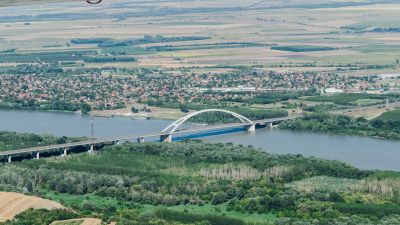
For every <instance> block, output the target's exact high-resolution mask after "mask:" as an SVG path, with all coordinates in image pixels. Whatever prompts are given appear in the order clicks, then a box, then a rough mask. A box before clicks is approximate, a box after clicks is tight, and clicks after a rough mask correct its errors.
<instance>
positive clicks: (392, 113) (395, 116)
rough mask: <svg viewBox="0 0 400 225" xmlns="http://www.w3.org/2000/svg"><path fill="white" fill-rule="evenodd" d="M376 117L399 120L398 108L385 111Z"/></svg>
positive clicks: (399, 112) (399, 110) (399, 111)
mask: <svg viewBox="0 0 400 225" xmlns="http://www.w3.org/2000/svg"><path fill="white" fill-rule="evenodd" d="M378 119H382V120H392V121H400V109H396V110H391V111H389V112H385V113H383V114H382V115H381V116H379V117H378Z"/></svg>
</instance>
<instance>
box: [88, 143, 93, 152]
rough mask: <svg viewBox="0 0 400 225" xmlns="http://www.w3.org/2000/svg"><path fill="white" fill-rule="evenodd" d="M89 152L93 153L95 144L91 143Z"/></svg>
mask: <svg viewBox="0 0 400 225" xmlns="http://www.w3.org/2000/svg"><path fill="white" fill-rule="evenodd" d="M88 152H89V153H93V152H94V145H90V147H89V151H88Z"/></svg>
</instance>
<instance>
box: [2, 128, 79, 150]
mask: <svg viewBox="0 0 400 225" xmlns="http://www.w3.org/2000/svg"><path fill="white" fill-rule="evenodd" d="M83 139H84V138H69V137H55V136H50V135H37V134H29V133H16V132H8V131H0V151H5V150H15V149H21V148H28V147H34V146H46V145H51V144H64V143H67V142H77V141H82V140H83Z"/></svg>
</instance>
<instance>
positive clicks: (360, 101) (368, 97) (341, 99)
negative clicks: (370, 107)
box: [305, 93, 386, 105]
mask: <svg viewBox="0 0 400 225" xmlns="http://www.w3.org/2000/svg"><path fill="white" fill-rule="evenodd" d="M305 99H306V100H307V101H313V102H331V103H335V104H338V105H365V104H374V103H379V102H380V101H382V102H383V101H384V100H385V99H386V96H383V95H375V94H349V93H343V94H335V95H329V96H328V95H326V96H315V97H307V98H305Z"/></svg>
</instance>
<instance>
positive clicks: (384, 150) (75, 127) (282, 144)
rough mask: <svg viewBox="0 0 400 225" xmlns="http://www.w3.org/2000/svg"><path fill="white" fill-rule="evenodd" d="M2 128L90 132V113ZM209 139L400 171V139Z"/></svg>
mask: <svg viewBox="0 0 400 225" xmlns="http://www.w3.org/2000/svg"><path fill="white" fill-rule="evenodd" d="M169 123H171V121H167V120H132V119H128V118H94V124H95V136H96V137H115V136H124V135H137V134H147V133H154V132H159V131H161V130H162V129H163V128H165V127H166V126H167V125H168V124H169ZM0 130H8V131H17V132H31V133H37V134H53V135H57V136H64V135H65V136H90V117H89V116H81V115H78V114H74V113H54V112H25V111H0ZM204 140H206V141H209V142H233V143H237V144H243V145H253V146H256V147H259V148H262V149H264V150H266V151H268V152H272V153H283V154H285V153H294V154H302V155H305V156H316V157H321V158H326V159H337V160H341V161H344V162H347V163H349V164H351V165H354V166H356V167H359V168H362V169H382V170H396V171H400V163H399V162H400V142H399V141H388V140H380V139H375V138H367V137H355V136H340V135H326V134H315V133H304V132H292V131H283V130H278V129H274V130H268V129H260V130H257V132H256V133H255V134H252V133H246V132H238V133H229V134H221V135H218V136H208V137H204Z"/></svg>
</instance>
